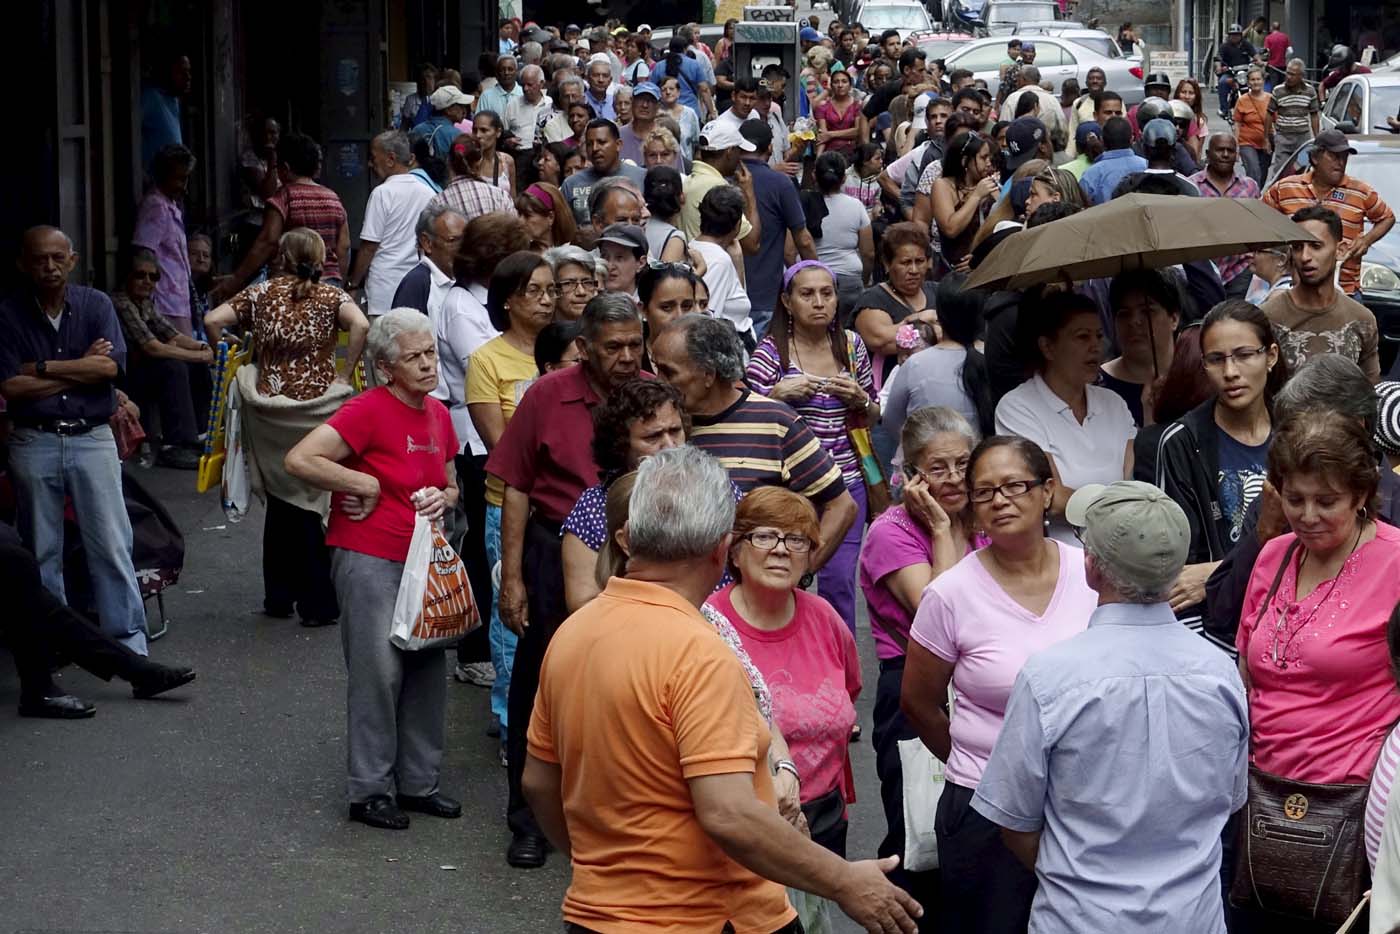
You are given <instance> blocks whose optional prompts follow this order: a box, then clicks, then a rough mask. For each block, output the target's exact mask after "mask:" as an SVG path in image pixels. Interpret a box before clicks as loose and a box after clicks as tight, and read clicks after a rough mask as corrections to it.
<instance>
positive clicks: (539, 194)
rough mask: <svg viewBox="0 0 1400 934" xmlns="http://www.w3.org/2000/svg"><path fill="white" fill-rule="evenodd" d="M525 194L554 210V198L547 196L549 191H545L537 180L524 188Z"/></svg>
mask: <svg viewBox="0 0 1400 934" xmlns="http://www.w3.org/2000/svg"><path fill="white" fill-rule="evenodd" d="M525 194H527V195H529V196H530V197H532V198H534V199H535V200H536V201H538V202H539V203H540V204H542V205H544V206H545V207H546V208H548V209H549V210H551V211H553V210H554V199H553V198H551V197H550V196H549V192H547V191H545V190H544V189H543V188H541V187H540V186H539V183H538V182H536V183H535V184H533V185H531V186H529V187H528V188H526V189H525Z"/></svg>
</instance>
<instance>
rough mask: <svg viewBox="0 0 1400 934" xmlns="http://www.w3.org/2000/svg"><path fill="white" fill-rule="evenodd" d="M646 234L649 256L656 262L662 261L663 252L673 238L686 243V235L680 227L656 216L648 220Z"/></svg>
mask: <svg viewBox="0 0 1400 934" xmlns="http://www.w3.org/2000/svg"><path fill="white" fill-rule="evenodd" d="M646 234H647V254H648V255H649V256H650V257H651V258H652V259H655V260H659V259H661V251H662V250H664V249H666V244H667V243H670V242H671V238H672V237H680V238H681V242H682V243H685V234H684V233H683V232H682V231H681V229H680V228H679V227H677V226H676V225H675V224H672V223H670V222H668V221H663V220H662V219H661V218H659V217H657V216H655V215H652V216H651V217H649V218H647V226H646Z"/></svg>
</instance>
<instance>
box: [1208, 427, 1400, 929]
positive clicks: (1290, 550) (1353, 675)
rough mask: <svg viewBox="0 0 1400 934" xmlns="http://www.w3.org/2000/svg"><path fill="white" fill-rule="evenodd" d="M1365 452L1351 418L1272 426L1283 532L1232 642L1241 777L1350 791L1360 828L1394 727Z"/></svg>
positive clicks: (1260, 922)
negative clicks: (1244, 699) (1245, 729)
mask: <svg viewBox="0 0 1400 934" xmlns="http://www.w3.org/2000/svg"><path fill="white" fill-rule="evenodd" d="M1372 445H1373V442H1372V439H1371V437H1370V436H1369V434H1368V432H1367V431H1366V429H1365V427H1364V426H1363V425H1362V424H1361V423H1360V422H1359V421H1357V420H1355V419H1350V418H1339V417H1337V415H1336V413H1334V412H1330V411H1322V410H1311V411H1303V412H1299V413H1297V414H1294V415H1291V416H1290V417H1289V418H1288V420H1287V421H1285V422H1284V423H1282V424H1281V425H1279V426H1278V427H1277V428H1276V430H1275V432H1274V437H1273V441H1272V442H1271V444H1270V446H1269V458H1268V478H1269V482H1270V483H1271V484H1272V485H1273V486H1274V488H1275V489H1277V490H1278V491H1279V494H1280V497H1281V500H1282V506H1283V515H1284V518H1285V519H1286V520H1287V522H1288V526H1289V528H1290V529H1291V530H1292V531H1289V532H1286V533H1284V534H1282V535H1279V536H1277V537H1275V538H1273V539H1270V540H1269V542H1268V543H1267V544H1266V545H1264V547H1263V549H1262V550H1261V551H1260V553H1259V557H1258V559H1257V560H1256V561H1255V564H1254V570H1253V572H1252V573H1251V574H1250V578H1249V585H1248V588H1247V590H1246V591H1245V599H1244V606H1243V608H1242V610H1241V613H1240V625H1239V631H1238V633H1237V634H1236V637H1235V647H1236V648H1237V649H1238V650H1239V656H1240V674H1241V676H1242V677H1243V678H1244V686H1245V692H1246V694H1247V696H1248V698H1249V726H1250V738H1249V763H1250V770H1251V776H1252V775H1253V773H1255V772H1260V773H1266V774H1267V775H1270V776H1275V777H1277V778H1280V779H1284V780H1286V781H1291V782H1306V783H1310V784H1326V785H1351V786H1358V787H1357V791H1358V793H1359V795H1360V798H1361V805H1360V806H1359V807H1357V808H1356V809H1355V810H1354V811H1352V812H1350V813H1351V816H1352V817H1353V818H1354V819H1356V820H1358V821H1360V820H1362V819H1363V816H1364V801H1365V794H1364V792H1365V787H1366V785H1367V784H1368V783H1369V782H1370V780H1371V776H1372V773H1373V772H1374V771H1375V769H1376V761H1377V758H1378V757H1379V755H1380V751H1381V746H1382V743H1383V742H1384V741H1385V739H1386V736H1387V734H1388V733H1389V732H1390V729H1391V727H1392V726H1394V725H1395V722H1396V720H1397V718H1400V694H1397V693H1396V690H1395V682H1394V679H1393V677H1392V675H1391V668H1390V653H1389V650H1388V647H1387V644H1386V628H1387V621H1388V619H1389V617H1390V615H1391V611H1392V609H1393V608H1394V606H1395V604H1396V599H1397V597H1400V530H1397V529H1395V528H1394V527H1393V526H1390V525H1387V524H1386V523H1384V522H1382V521H1380V520H1379V518H1378V517H1377V512H1376V508H1377V495H1376V490H1377V485H1378V482H1379V475H1378V471H1377V468H1376V457H1375V454H1374V451H1373V446H1372ZM1251 785H1253V781H1252V780H1251ZM1239 858H1245V857H1244V856H1240V857H1239ZM1351 881H1355V880H1351ZM1362 882H1363V883H1364V880H1362ZM1239 914H1243V915H1245V916H1246V918H1247V920H1249V921H1252V922H1254V924H1255V925H1257V926H1256V927H1251V928H1249V930H1260V931H1263V930H1269V931H1286V932H1290V934H1292V932H1301V931H1307V932H1313V931H1318V932H1321V931H1331V930H1334V929H1335V927H1336V925H1335V924H1333V925H1331V926H1321V925H1318V924H1316V923H1315V922H1308V921H1304V920H1301V919H1297V918H1288V917H1285V916H1281V915H1277V914H1268V915H1265V914H1263V913H1256V912H1253V911H1249V912H1240V913H1239Z"/></svg>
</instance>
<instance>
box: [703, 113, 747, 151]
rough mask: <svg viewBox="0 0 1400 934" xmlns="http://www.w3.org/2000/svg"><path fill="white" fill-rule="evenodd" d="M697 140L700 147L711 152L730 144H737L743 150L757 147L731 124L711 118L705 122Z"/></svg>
mask: <svg viewBox="0 0 1400 934" xmlns="http://www.w3.org/2000/svg"><path fill="white" fill-rule="evenodd" d="M699 142H700V148H701V149H708V150H710V151H711V152H715V151H717V150H720V149H728V148H730V147H731V146H738V147H739V148H740V149H742V150H743V151H744V152H755V151H757V149H758V147H756V146H754V144H753V143H751V142H749V141H748V140H747V139H745V138H744V137H743V135H742V134H741V133H740V132H739V131H738V130H737V129H735V127H734V126H733V125H732V124H729V123H724V122H722V121H720V120H711V121H710V122H709V123H707V124H705V128H704V129H702V130H701V131H700V139H699Z"/></svg>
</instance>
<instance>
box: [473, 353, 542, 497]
mask: <svg viewBox="0 0 1400 934" xmlns="http://www.w3.org/2000/svg"><path fill="white" fill-rule="evenodd" d="M537 376H539V371H538V370H537V369H535V358H534V357H533V356H530V355H528V354H524V353H521V352H520V351H519V350H516V349H515V348H514V347H512V346H511V345H510V343H509V342H507V341H506V339H505V336H504V335H502V336H501V337H496V338H493V339H491V340H489V341H487V342H486V343H484V344H482V345H481V346H480V347H478V348H477V349H476V351H475V352H474V353H472V355H471V359H470V360H469V362H468V363H467V405H471V404H473V403H485V402H494V403H495V404H497V405H499V406H500V407H501V414H502V415H504V416H505V420H506V424H510V417H511V416H512V415H514V414H515V407H516V406H517V405H519V404H520V397H521V396H523V395H524V394H525V390H526V389H529V388H530V384H531V383H532V382H534V381H535V377H537ZM504 499H505V485H504V484H503V483H501V481H500V480H499V479H498V478H496V477H494V476H492V475H491V474H487V476H486V502H488V503H490V504H491V505H492V506H499V505H501V503H502V502H503V501H504Z"/></svg>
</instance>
